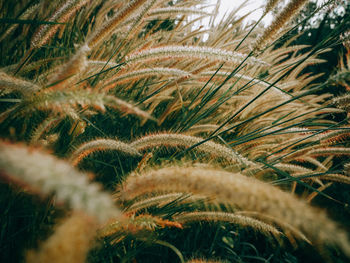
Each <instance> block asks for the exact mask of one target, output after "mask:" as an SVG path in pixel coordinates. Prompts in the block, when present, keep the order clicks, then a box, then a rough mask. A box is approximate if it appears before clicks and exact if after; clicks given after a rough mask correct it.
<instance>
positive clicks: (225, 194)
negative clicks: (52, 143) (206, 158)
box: [118, 167, 350, 256]
mask: <svg viewBox="0 0 350 263" xmlns="http://www.w3.org/2000/svg"><path fill="white" fill-rule="evenodd" d="M118 191H119V193H118V196H119V197H120V199H121V200H131V199H133V198H135V197H137V196H139V195H141V194H145V193H150V192H184V193H194V194H200V195H205V196H208V197H212V198H215V200H217V202H220V203H228V204H233V205H235V206H236V207H238V208H241V209H244V210H246V211H255V212H259V213H263V214H266V215H269V216H272V217H276V218H277V219H279V220H283V221H285V222H286V223H288V224H290V225H291V226H293V227H295V228H297V229H299V230H300V231H302V232H303V233H304V234H305V235H306V237H307V238H309V239H310V240H311V242H312V243H313V245H315V246H316V247H317V248H320V249H321V248H323V247H324V245H330V246H338V247H339V248H341V249H342V251H343V253H344V254H346V255H347V256H350V242H349V240H348V237H347V234H346V232H344V231H342V230H340V229H339V227H338V226H337V225H336V224H335V223H334V222H333V221H331V220H330V219H328V218H327V216H326V215H325V214H324V213H323V212H322V211H319V210H317V209H315V208H313V207H311V206H309V205H307V204H306V203H304V202H303V201H301V200H299V199H297V198H296V197H295V196H293V195H292V194H289V193H286V192H283V191H281V190H280V189H278V188H276V187H274V186H272V185H270V184H268V183H264V182H262V181H259V180H257V179H254V178H248V177H246V176H243V175H240V174H237V173H236V174H233V173H229V172H224V171H220V170H211V169H205V168H194V167H188V168H185V167H167V168H162V169H159V170H150V171H148V172H144V173H142V174H140V175H137V174H134V175H132V176H129V177H128V178H127V180H126V181H125V183H124V184H123V186H121V187H120V188H119V189H118Z"/></svg>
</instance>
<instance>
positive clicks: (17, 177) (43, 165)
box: [0, 142, 121, 222]
mask: <svg viewBox="0 0 350 263" xmlns="http://www.w3.org/2000/svg"><path fill="white" fill-rule="evenodd" d="M0 173H1V174H2V175H3V176H5V177H6V178H9V179H10V180H11V179H14V181H18V182H22V183H24V184H27V185H29V186H30V187H32V188H34V189H35V190H37V191H39V192H41V193H43V194H45V195H48V194H52V193H54V194H55V197H56V199H57V200H58V201H59V202H65V203H67V204H69V206H70V207H71V208H72V209H73V210H78V211H84V212H85V213H86V214H88V215H90V216H92V217H94V218H97V219H98V221H100V222H104V221H106V220H108V219H109V218H120V217H121V211H120V210H119V209H118V208H117V207H116V206H115V205H114V202H113V200H112V197H111V196H110V195H109V194H107V193H105V192H103V191H101V190H100V185H98V184H97V183H90V182H89V179H88V175H86V174H84V173H82V172H79V171H77V170H75V169H74V168H73V167H72V166H70V165H69V164H68V163H66V162H64V161H62V160H59V159H57V158H55V157H53V156H52V155H50V154H47V153H45V152H42V151H40V150H36V149H31V148H28V147H25V146H23V145H14V144H9V143H5V142H0Z"/></svg>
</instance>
